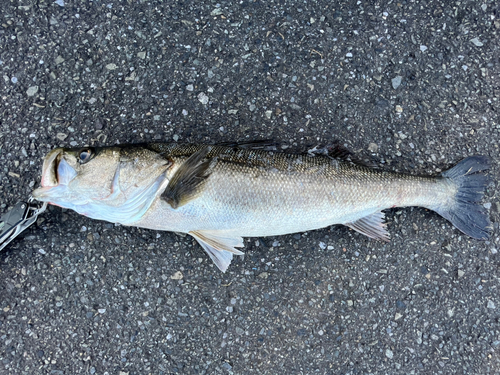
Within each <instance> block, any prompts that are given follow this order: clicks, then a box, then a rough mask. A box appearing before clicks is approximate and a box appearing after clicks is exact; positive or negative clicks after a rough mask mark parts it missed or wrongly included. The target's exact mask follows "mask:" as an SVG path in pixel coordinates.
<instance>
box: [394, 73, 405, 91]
mask: <svg viewBox="0 0 500 375" xmlns="http://www.w3.org/2000/svg"><path fill="white" fill-rule="evenodd" d="M402 80H403V77H401V76H396V77H394V78H393V79H392V88H393V89H394V90H396V89H397V88H398V87H399V86H400V85H401V81H402Z"/></svg>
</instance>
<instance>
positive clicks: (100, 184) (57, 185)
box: [33, 147, 120, 207]
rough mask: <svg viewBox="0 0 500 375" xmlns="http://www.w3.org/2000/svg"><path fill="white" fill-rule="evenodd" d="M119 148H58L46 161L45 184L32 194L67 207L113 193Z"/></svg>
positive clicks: (44, 165) (39, 198) (43, 174)
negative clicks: (69, 204) (68, 204)
mask: <svg viewBox="0 0 500 375" xmlns="http://www.w3.org/2000/svg"><path fill="white" fill-rule="evenodd" d="M119 160H120V150H119V149H118V148H113V147H109V148H101V149H98V148H92V147H86V148H79V149H68V148H56V149H54V150H52V151H50V152H49V153H48V154H47V156H46V157H45V160H44V162H43V168H42V183H41V185H42V187H41V188H39V189H36V190H35V191H34V192H33V197H34V198H36V199H37V200H40V201H46V202H49V203H52V204H55V205H58V206H62V207H67V204H65V203H67V202H71V203H72V204H74V205H81V204H86V203H88V202H89V201H91V200H102V199H105V198H106V197H108V196H109V195H110V194H111V193H112V189H113V187H112V181H113V178H114V175H115V173H116V170H117V166H118V165H119Z"/></svg>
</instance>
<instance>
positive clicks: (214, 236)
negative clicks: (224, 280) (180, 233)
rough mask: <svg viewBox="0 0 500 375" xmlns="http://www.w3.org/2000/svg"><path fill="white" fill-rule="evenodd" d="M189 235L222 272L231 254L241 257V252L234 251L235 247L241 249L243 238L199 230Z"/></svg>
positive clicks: (227, 265) (224, 270) (229, 261)
mask: <svg viewBox="0 0 500 375" xmlns="http://www.w3.org/2000/svg"><path fill="white" fill-rule="evenodd" d="M189 234H190V235H191V236H193V237H194V238H196V241H198V243H199V244H200V245H201V247H203V250H205V251H206V252H207V254H208V255H209V256H210V259H212V260H213V262H214V263H215V265H216V266H217V267H218V268H219V269H220V270H221V271H222V272H226V270H227V267H229V264H230V263H231V260H232V259H233V254H236V255H243V253H242V252H241V251H239V250H236V249H235V247H243V238H241V237H240V236H236V235H234V234H232V233H226V232H224V231H201V230H197V231H191V232H189Z"/></svg>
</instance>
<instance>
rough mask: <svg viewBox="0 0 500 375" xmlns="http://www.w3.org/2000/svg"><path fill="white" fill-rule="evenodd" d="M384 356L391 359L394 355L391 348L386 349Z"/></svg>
mask: <svg viewBox="0 0 500 375" xmlns="http://www.w3.org/2000/svg"><path fill="white" fill-rule="evenodd" d="M385 356H386V357H387V358H389V359H392V358H393V357H394V353H393V352H392V350H391V349H386V351H385Z"/></svg>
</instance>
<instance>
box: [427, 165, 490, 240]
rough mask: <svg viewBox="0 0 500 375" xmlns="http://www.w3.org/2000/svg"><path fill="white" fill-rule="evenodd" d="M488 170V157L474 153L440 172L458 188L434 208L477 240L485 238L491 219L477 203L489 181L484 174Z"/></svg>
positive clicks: (486, 237) (487, 234)
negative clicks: (453, 195)
mask: <svg viewBox="0 0 500 375" xmlns="http://www.w3.org/2000/svg"><path fill="white" fill-rule="evenodd" d="M488 169H489V160H488V158H487V157H486V156H481V155H477V156H471V157H468V158H466V159H464V160H462V161H461V162H460V163H458V164H457V165H455V166H454V167H453V168H451V169H450V170H447V171H446V172H443V173H442V176H443V177H444V178H447V179H450V180H452V182H453V183H455V185H456V187H457V189H458V190H457V193H456V194H455V197H454V200H453V201H452V202H451V203H450V204H448V205H446V206H442V207H440V208H439V209H437V210H436V211H437V212H438V213H439V214H440V215H441V216H443V217H444V218H446V219H448V220H449V221H451V222H452V224H453V225H454V226H455V227H457V228H458V229H460V230H461V231H462V232H464V233H465V234H467V235H469V236H471V237H473V238H476V239H479V240H486V239H488V236H489V233H488V226H489V225H490V221H489V219H488V216H487V213H486V211H485V209H484V208H483V207H482V206H480V205H479V202H480V201H481V198H482V197H483V194H484V190H485V188H486V184H487V183H488V178H487V177H486V176H485V173H484V172H485V171H487V170H488Z"/></svg>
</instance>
